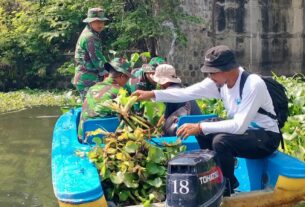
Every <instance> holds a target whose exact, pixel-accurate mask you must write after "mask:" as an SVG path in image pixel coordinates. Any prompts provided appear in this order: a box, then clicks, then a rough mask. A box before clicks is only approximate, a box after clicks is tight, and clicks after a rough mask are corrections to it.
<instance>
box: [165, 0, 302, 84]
mask: <svg viewBox="0 0 305 207" xmlns="http://www.w3.org/2000/svg"><path fill="white" fill-rule="evenodd" d="M181 7H182V8H183V10H184V11H186V12H188V13H189V14H191V15H194V16H198V17H200V18H202V19H203V22H202V23H200V24H197V25H192V24H184V25H182V28H183V31H184V33H185V34H187V38H188V42H187V45H185V46H182V45H179V44H177V41H175V44H173V40H175V36H174V34H173V37H172V38H169V39H164V40H160V42H159V51H160V54H161V55H163V56H167V57H168V60H169V62H170V63H172V64H173V65H174V66H175V67H176V68H177V70H178V74H179V75H180V76H181V77H182V79H183V81H184V83H187V84H191V83H194V82H197V81H200V80H202V78H203V74H202V73H201V72H200V67H201V66H202V64H203V59H204V53H205V51H206V50H207V49H208V48H210V47H212V46H214V45H219V44H226V45H228V46H229V47H231V48H232V49H234V50H235V51H236V55H237V58H238V60H239V62H240V63H241V65H242V66H244V67H245V68H246V69H248V70H250V71H252V72H257V73H260V74H264V75H270V74H271V71H274V72H275V73H276V74H279V75H293V74H295V73H305V38H304V37H305V30H304V28H305V15H304V14H305V0H215V1H213V0H183V1H182V5H181ZM171 45H174V46H173V47H171Z"/></svg>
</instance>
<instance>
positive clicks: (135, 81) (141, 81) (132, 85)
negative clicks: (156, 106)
mask: <svg viewBox="0 0 305 207" xmlns="http://www.w3.org/2000/svg"><path fill="white" fill-rule="evenodd" d="M131 74H132V75H133V76H134V77H135V78H130V79H129V81H128V83H127V84H126V86H125V88H126V89H127V91H128V92H129V93H132V92H134V91H136V90H144V91H151V90H154V89H156V85H154V84H152V83H150V82H149V81H148V80H147V78H146V77H145V74H144V71H143V69H142V68H136V69H134V70H132V71H131Z"/></svg>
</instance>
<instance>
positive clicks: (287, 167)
mask: <svg viewBox="0 0 305 207" xmlns="http://www.w3.org/2000/svg"><path fill="white" fill-rule="evenodd" d="M265 159H266V172H265V175H266V182H265V183H264V185H265V186H266V187H268V186H272V187H274V186H275V185H276V182H277V179H278V176H279V175H282V176H285V177H288V178H296V179H299V178H303V179H304V178H305V163H304V162H302V161H300V160H298V159H296V158H294V157H291V156H289V155H287V154H285V153H283V152H280V151H276V152H275V153H273V154H272V155H270V156H268V157H266V158H265Z"/></svg>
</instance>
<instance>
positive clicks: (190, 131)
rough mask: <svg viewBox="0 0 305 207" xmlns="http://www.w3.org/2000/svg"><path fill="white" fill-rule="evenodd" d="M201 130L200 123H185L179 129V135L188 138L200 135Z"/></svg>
mask: <svg viewBox="0 0 305 207" xmlns="http://www.w3.org/2000/svg"><path fill="white" fill-rule="evenodd" d="M200 132H201V128H200V125H199V123H196V124H183V125H182V126H181V127H179V129H178V130H177V133H176V134H177V136H178V137H182V139H186V138H187V137H188V136H190V135H195V136H196V135H198V134H200Z"/></svg>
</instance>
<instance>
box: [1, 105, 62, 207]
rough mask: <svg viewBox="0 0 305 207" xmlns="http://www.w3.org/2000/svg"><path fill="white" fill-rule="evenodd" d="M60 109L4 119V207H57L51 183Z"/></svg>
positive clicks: (2, 152) (10, 114) (19, 113)
mask: <svg viewBox="0 0 305 207" xmlns="http://www.w3.org/2000/svg"><path fill="white" fill-rule="evenodd" d="M59 115H60V110H59V108H58V107H56V108H55V107H39V108H33V109H28V110H24V111H20V112H15V113H9V114H4V115H0V140H1V144H0V207H21V206H22V207H24V206H25V207H57V206H58V205H57V201H56V199H55V196H54V193H53V188H52V181H51V145H52V133H53V127H54V124H55V122H56V120H57V118H58V117H59Z"/></svg>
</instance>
